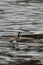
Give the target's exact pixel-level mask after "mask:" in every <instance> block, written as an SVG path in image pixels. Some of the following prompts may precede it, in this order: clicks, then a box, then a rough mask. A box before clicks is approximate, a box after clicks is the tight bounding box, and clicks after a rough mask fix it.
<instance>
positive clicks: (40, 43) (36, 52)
mask: <svg viewBox="0 0 43 65" xmlns="http://www.w3.org/2000/svg"><path fill="white" fill-rule="evenodd" d="M19 31H20V32H21V33H25V32H26V33H27V32H29V34H43V2H41V3H35V2H31V1H30V2H29V3H28V4H27V3H26V2H19V3H16V0H0V65H14V64H15V65H43V39H41V40H39V39H29V40H28V41H27V40H25V41H24V42H18V44H19V45H18V47H19V50H17V49H16V48H15V49H13V48H12V43H10V39H11V38H10V37H3V36H4V35H5V36H9V35H12V36H13V35H17V34H18V32H19ZM15 47H16V45H15ZM34 62H35V63H34Z"/></svg>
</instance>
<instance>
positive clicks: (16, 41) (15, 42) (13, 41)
mask: <svg viewBox="0 0 43 65" xmlns="http://www.w3.org/2000/svg"><path fill="white" fill-rule="evenodd" d="M20 40H21V37H20V32H19V33H18V36H14V37H13V38H11V40H10V42H11V43H13V47H14V44H16V45H17V47H18V42H19V41H20Z"/></svg>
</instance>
